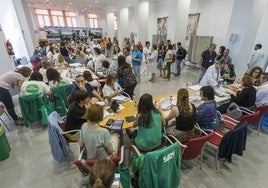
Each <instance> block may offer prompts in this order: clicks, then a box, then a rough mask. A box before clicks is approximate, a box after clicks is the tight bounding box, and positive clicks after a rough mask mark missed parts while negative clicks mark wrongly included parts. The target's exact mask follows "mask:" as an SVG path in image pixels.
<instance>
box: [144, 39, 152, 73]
mask: <svg viewBox="0 0 268 188" xmlns="http://www.w3.org/2000/svg"><path fill="white" fill-rule="evenodd" d="M149 53H150V42H149V41H146V42H145V47H144V48H143V51H142V58H143V61H142V62H143V63H144V65H145V66H144V69H143V71H142V73H145V74H146V75H147V76H148V75H150V74H151V73H150V72H149V71H148V57H149Z"/></svg>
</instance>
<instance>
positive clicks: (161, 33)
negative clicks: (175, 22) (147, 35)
mask: <svg viewBox="0 0 268 188" xmlns="http://www.w3.org/2000/svg"><path fill="white" fill-rule="evenodd" d="M167 24H168V17H162V18H157V43H158V42H159V41H166V39H167Z"/></svg>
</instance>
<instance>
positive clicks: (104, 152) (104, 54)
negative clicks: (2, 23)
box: [0, 38, 268, 185]
mask: <svg viewBox="0 0 268 188" xmlns="http://www.w3.org/2000/svg"><path fill="white" fill-rule="evenodd" d="M124 41H125V42H124V48H123V50H121V49H120V47H119V45H118V41H117V39H116V38H113V40H112V41H111V39H110V38H107V39H106V38H104V39H103V40H102V41H96V40H92V41H89V42H81V41H70V42H64V41H61V42H51V43H49V44H48V45H44V46H40V49H39V50H35V51H34V53H33V56H32V57H31V58H30V61H31V63H32V65H33V70H34V71H33V72H32V70H31V69H30V68H28V67H22V68H20V69H19V70H17V71H15V72H7V73H5V74H3V75H2V76H1V77H0V91H1V94H0V101H1V102H3V103H4V104H5V106H6V108H7V111H8V113H9V114H10V116H11V117H12V118H13V120H14V121H15V124H16V125H22V124H23V121H22V119H21V118H19V117H18V116H17V115H16V113H15V111H14V104H13V101H12V97H11V95H10V93H9V91H8V90H9V88H10V87H13V86H14V85H17V86H18V88H19V90H20V93H21V95H28V94H32V93H38V92H40V93H44V94H47V95H53V92H52V91H53V88H55V87H59V86H62V85H67V84H74V86H73V89H72V91H71V93H70V102H71V104H70V106H69V109H68V113H67V119H66V127H67V130H74V129H81V135H80V140H79V143H80V147H85V149H86V153H87V159H104V158H107V157H109V156H113V155H116V153H117V148H118V147H119V145H120V143H119V140H120V139H119V134H117V133H115V132H110V131H108V130H107V129H105V128H102V127H101V126H100V122H101V121H102V120H103V107H102V106H101V105H99V104H97V102H98V101H102V102H109V103H110V102H111V100H112V98H113V97H115V96H118V95H126V96H127V97H130V98H131V99H133V95H134V90H135V87H136V86H137V84H139V83H140V82H141V71H142V70H141V65H142V64H145V65H146V66H145V67H146V70H145V71H146V72H147V74H148V76H149V79H148V81H150V82H152V83H154V82H156V76H157V74H158V72H159V76H160V77H163V78H164V79H165V80H167V81H169V80H170V79H171V65H172V63H176V71H177V72H176V74H175V76H180V75H181V63H182V61H183V60H184V59H185V57H186V55H187V51H186V50H185V49H184V48H183V47H182V45H181V42H178V43H177V44H171V42H170V41H167V42H166V43H164V42H160V43H159V44H158V45H156V44H153V45H151V44H150V42H148V41H146V42H145V45H144V48H143V46H142V44H141V42H138V43H137V44H135V43H134V42H132V43H131V44H130V42H129V41H128V39H125V40H124ZM256 47H257V48H258V49H260V48H261V45H259V44H258V45H256ZM215 49H216V44H211V45H210V46H209V47H208V49H206V50H205V51H204V52H203V53H202V54H201V58H200V67H201V74H200V77H199V81H198V83H199V85H200V86H201V89H200V98H201V100H202V101H203V103H202V104H201V105H199V106H195V105H194V104H192V103H190V102H189V92H188V90H187V88H180V89H179V90H178V92H177V104H176V105H175V106H173V107H172V109H171V111H170V112H169V114H168V115H164V113H163V109H162V108H161V106H159V105H156V104H155V103H154V102H153V97H152V95H151V94H143V95H142V96H141V97H140V99H139V102H138V106H137V114H136V117H135V120H134V122H133V127H136V130H135V134H133V130H127V133H128V134H129V136H130V137H131V138H134V143H135V145H136V146H137V147H138V149H140V150H141V151H143V152H148V151H152V150H155V149H157V148H159V147H160V145H161V144H162V133H163V129H166V132H167V134H171V135H174V136H175V137H176V138H177V139H178V140H179V141H181V142H182V143H186V142H187V141H189V139H191V138H194V137H199V136H201V132H198V131H196V125H197V124H198V125H199V127H200V128H201V129H204V130H207V129H209V130H215V129H217V128H218V126H219V119H218V116H217V110H219V111H220V112H221V113H226V110H227V108H228V106H229V105H230V103H231V102H235V103H236V104H237V105H238V106H242V107H245V108H248V109H250V110H254V108H255V106H256V105H257V106H259V105H268V73H263V70H262V68H261V67H259V66H252V63H250V64H249V68H250V70H248V71H247V73H245V75H244V76H243V77H242V79H241V80H240V79H237V77H236V73H235V67H234V64H232V58H231V57H230V55H229V52H230V50H229V49H227V48H225V47H224V46H221V47H220V48H219V52H218V53H216V52H215ZM258 49H257V50H258ZM253 59H254V58H253ZM255 59H256V58H255ZM71 63H80V64H82V65H84V66H86V67H88V69H89V70H90V71H89V70H86V71H85V72H83V74H81V75H80V74H79V75H77V76H76V77H75V78H74V82H73V81H72V80H71V79H70V75H69V76H64V77H63V76H62V75H61V74H60V72H59V70H61V69H69V65H70V64H71ZM157 69H158V70H157ZM92 72H95V73H96V74H97V73H98V72H103V75H104V78H105V79H106V82H105V84H103V85H102V84H100V83H98V82H97V81H96V80H93V79H92ZM28 77H29V79H27V78H28ZM233 83H238V84H240V85H241V87H240V88H239V89H238V91H237V93H236V94H231V95H230V98H231V99H230V100H231V102H230V103H225V104H223V105H221V106H218V107H217V104H216V102H215V98H214V95H215V90H216V89H217V88H219V87H222V86H223V85H224V86H226V85H228V84H233ZM174 118H175V121H174V122H172V123H171V122H170V121H171V120H172V119H174ZM152 135H153V136H152ZM100 161H102V160H100ZM99 163H101V164H102V163H107V165H110V166H111V169H113V168H114V167H113V165H112V164H108V163H110V162H108V161H104V160H103V161H102V162H97V164H96V167H95V168H93V175H92V177H91V180H90V182H91V183H92V184H99V183H103V184H107V185H108V184H109V185H110V184H111V181H112V177H113V176H112V175H111V177H110V175H109V178H110V179H109V181H108V180H107V181H108V182H107V183H106V180H104V179H100V178H101V177H98V173H100V172H98V171H94V169H96V168H98V167H97V166H98V165H101V164H99ZM103 173H104V172H103ZM111 173H112V174H113V173H114V170H112V171H111ZM95 176H96V177H95Z"/></svg>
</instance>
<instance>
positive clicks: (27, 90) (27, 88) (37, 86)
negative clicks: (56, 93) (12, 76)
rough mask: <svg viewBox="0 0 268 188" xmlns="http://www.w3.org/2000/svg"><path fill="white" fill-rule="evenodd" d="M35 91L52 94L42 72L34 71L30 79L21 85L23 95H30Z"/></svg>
mask: <svg viewBox="0 0 268 188" xmlns="http://www.w3.org/2000/svg"><path fill="white" fill-rule="evenodd" d="M33 93H44V94H48V95H50V94H51V91H50V88H49V86H48V85H47V84H45V82H43V76H42V74H41V73H40V72H33V73H32V74H31V76H30V79H29V81H25V82H23V84H22V86H21V95H29V94H33Z"/></svg>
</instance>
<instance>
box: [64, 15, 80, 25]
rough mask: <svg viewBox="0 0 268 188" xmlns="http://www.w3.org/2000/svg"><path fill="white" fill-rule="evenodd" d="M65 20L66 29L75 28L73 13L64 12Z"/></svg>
mask: <svg viewBox="0 0 268 188" xmlns="http://www.w3.org/2000/svg"><path fill="white" fill-rule="evenodd" d="M65 18H66V23H67V26H68V27H77V23H76V14H75V12H65Z"/></svg>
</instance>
